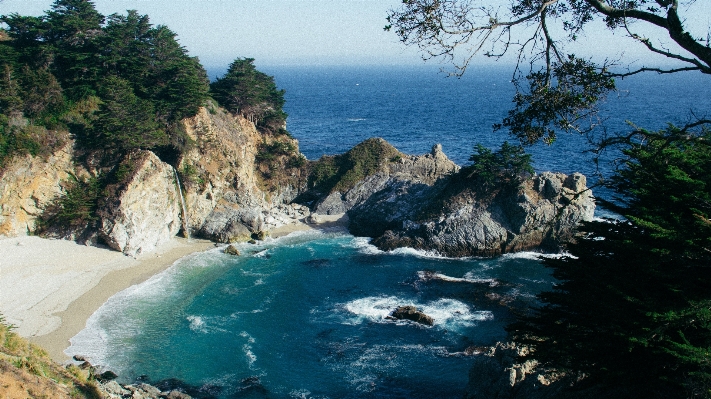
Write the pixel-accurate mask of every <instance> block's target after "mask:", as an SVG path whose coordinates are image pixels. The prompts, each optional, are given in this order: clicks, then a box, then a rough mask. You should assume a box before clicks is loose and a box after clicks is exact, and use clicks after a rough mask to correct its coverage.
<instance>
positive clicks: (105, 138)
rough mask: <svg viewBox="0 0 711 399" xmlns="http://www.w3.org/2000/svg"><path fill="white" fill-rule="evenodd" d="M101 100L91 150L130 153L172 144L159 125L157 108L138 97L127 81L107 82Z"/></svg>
mask: <svg viewBox="0 0 711 399" xmlns="http://www.w3.org/2000/svg"><path fill="white" fill-rule="evenodd" d="M101 100H102V102H103V103H102V104H101V107H100V109H99V111H98V112H97V120H96V122H94V125H93V127H92V129H91V131H92V132H93V137H91V138H90V139H89V140H90V141H91V143H90V146H91V147H93V148H105V149H108V150H118V151H121V152H126V151H128V150H131V149H134V148H142V149H151V148H155V147H158V146H162V145H166V144H168V137H167V135H166V133H165V130H164V129H163V128H161V125H160V124H159V123H158V122H157V121H156V118H155V108H154V106H153V104H152V103H151V102H150V101H148V100H144V99H141V98H139V97H137V96H136V95H135V93H134V92H133V88H132V87H131V84H130V83H129V82H128V81H126V80H125V79H121V78H118V77H113V78H108V79H106V82H105V83H104V87H103V88H102V93H101Z"/></svg>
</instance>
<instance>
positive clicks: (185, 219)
mask: <svg viewBox="0 0 711 399" xmlns="http://www.w3.org/2000/svg"><path fill="white" fill-rule="evenodd" d="M173 173H174V174H175V182H176V183H178V195H180V205H181V206H182V207H183V235H185V238H187V239H188V240H189V239H190V230H188V212H187V210H186V209H185V198H183V189H182V187H181V186H180V178H179V177H178V171H177V170H175V168H173Z"/></svg>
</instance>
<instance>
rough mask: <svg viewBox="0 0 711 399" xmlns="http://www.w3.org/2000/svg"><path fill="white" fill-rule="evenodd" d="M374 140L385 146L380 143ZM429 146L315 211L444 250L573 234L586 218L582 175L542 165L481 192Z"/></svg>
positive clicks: (480, 250) (547, 242)
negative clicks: (516, 182) (510, 185)
mask: <svg viewBox="0 0 711 399" xmlns="http://www.w3.org/2000/svg"><path fill="white" fill-rule="evenodd" d="M382 145H383V146H385V145H389V144H387V143H385V142H384V141H383V142H382ZM459 170H460V168H459V166H457V165H455V164H454V163H453V162H452V161H450V160H449V159H448V158H447V157H446V156H445V155H444V153H443V152H442V149H441V146H439V145H436V146H434V148H433V149H432V153H431V154H427V155H421V156H408V155H404V154H402V155H401V156H399V157H397V159H396V160H394V161H388V162H382V164H381V165H380V166H379V168H378V170H377V171H376V172H375V173H372V174H370V175H368V176H366V177H365V178H363V179H362V180H360V181H358V182H357V183H355V185H354V186H353V187H352V188H350V189H348V190H347V191H345V192H343V193H341V192H339V191H334V192H330V193H327V194H326V195H324V196H323V197H322V198H321V199H319V200H317V201H315V202H314V205H313V212H314V213H315V214H323V215H329V214H335V213H340V212H346V213H347V215H348V218H349V220H350V224H349V230H350V231H351V233H353V234H354V235H359V236H367V237H372V238H373V243H374V244H375V245H376V246H378V247H379V248H381V249H383V250H390V249H394V248H397V247H404V246H407V247H413V248H420V249H425V250H434V251H437V252H439V253H440V254H443V255H447V256H494V255H499V254H503V253H507V252H515V251H522V250H528V249H532V248H537V247H541V246H544V247H545V246H548V247H550V248H551V249H554V248H557V245H558V244H560V243H561V242H564V241H566V240H570V239H571V238H573V235H574V233H575V227H576V226H577V225H578V223H580V222H581V221H589V220H592V217H593V213H594V210H595V203H594V199H593V196H592V193H591V192H590V190H588V189H587V187H586V180H585V176H584V175H582V174H579V173H575V174H572V175H570V176H567V175H564V174H561V173H550V172H544V173H541V174H540V175H536V176H534V177H533V178H531V179H529V180H527V181H525V182H524V183H523V184H522V185H521V186H520V187H518V188H517V189H515V190H502V191H501V192H499V193H497V195H495V196H494V197H493V198H482V196H481V195H480V193H478V191H479V188H478V187H473V186H472V183H471V182H470V181H468V180H467V179H466V178H465V177H463V176H461V175H460V174H459V173H458V172H459Z"/></svg>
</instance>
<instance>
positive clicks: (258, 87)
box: [210, 58, 286, 133]
mask: <svg viewBox="0 0 711 399" xmlns="http://www.w3.org/2000/svg"><path fill="white" fill-rule="evenodd" d="M210 90H211V91H212V96H213V97H214V98H215V100H217V101H218V102H219V103H220V105H222V106H223V107H225V108H227V109H228V110H229V111H230V112H232V113H235V114H240V115H242V116H244V117H245V118H247V119H249V120H250V121H252V122H254V123H256V124H257V125H258V127H263V128H265V129H266V130H267V131H268V132H271V133H280V132H281V131H282V130H284V124H285V123H286V113H284V111H283V110H282V107H283V106H284V90H278V89H277V88H276V84H275V83H274V78H273V77H272V76H269V75H267V74H265V73H263V72H260V71H258V70H257V68H256V67H255V66H254V59H253V58H238V59H236V60H234V62H232V64H230V67H229V69H228V70H227V73H226V74H225V76H223V77H221V78H219V79H217V80H216V81H215V82H213V83H212V84H211V85H210Z"/></svg>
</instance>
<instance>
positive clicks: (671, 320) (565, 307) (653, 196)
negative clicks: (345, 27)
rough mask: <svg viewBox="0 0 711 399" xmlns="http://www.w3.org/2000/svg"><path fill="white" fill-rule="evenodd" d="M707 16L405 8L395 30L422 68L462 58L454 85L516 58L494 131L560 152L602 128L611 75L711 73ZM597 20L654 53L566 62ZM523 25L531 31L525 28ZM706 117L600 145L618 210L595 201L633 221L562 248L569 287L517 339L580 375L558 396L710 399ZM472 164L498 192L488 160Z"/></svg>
mask: <svg viewBox="0 0 711 399" xmlns="http://www.w3.org/2000/svg"><path fill="white" fill-rule="evenodd" d="M698 12H701V13H702V14H703V13H704V12H707V9H706V8H703V7H702V6H700V5H697V4H695V3H694V2H679V1H661V0H660V1H647V0H630V1H617V0H559V1H522V0H516V1H512V2H510V3H509V4H508V6H502V5H500V4H487V3H486V2H481V3H476V4H475V3H473V2H470V1H466V0H442V1H434V2H433V1H430V0H408V1H404V2H402V4H401V6H400V8H399V9H397V10H393V11H391V12H390V13H389V16H388V21H389V24H390V25H388V26H387V27H386V29H392V30H394V31H395V32H396V34H397V35H398V36H399V37H400V40H401V41H402V42H403V43H405V44H408V45H415V46H418V47H419V48H420V49H421V50H422V51H423V52H424V57H425V58H434V57H443V58H445V59H446V60H447V61H451V62H452V63H453V64H454V71H453V73H452V74H453V75H461V74H463V73H464V71H465V70H466V69H467V67H468V66H469V65H470V62H471V60H472V59H473V57H475V56H476V55H477V53H479V52H481V54H482V55H483V56H486V57H493V58H500V57H503V56H504V55H505V54H507V53H514V54H512V55H513V56H514V57H516V59H517V60H518V62H519V63H518V64H517V65H516V67H515V68H514V69H513V73H512V82H513V84H514V87H515V89H516V94H515V95H514V98H513V100H514V108H513V109H512V110H511V111H510V112H509V113H508V115H507V117H506V118H504V120H503V121H502V123H501V124H499V125H496V126H495V129H501V128H506V129H507V130H508V131H509V133H510V134H511V135H512V136H513V137H515V138H516V139H518V140H519V141H520V143H522V144H535V143H538V142H541V141H542V142H544V143H547V144H552V143H554V141H556V139H558V136H559V133H561V132H577V133H591V132H594V129H595V128H596V126H597V125H598V124H599V122H600V119H599V118H598V117H597V106H598V103H599V102H600V100H603V99H604V98H605V96H606V95H607V94H608V93H610V92H611V91H613V90H615V84H616V81H615V79H616V78H624V77H626V76H630V75H635V74H639V73H645V72H656V73H660V74H668V73H680V72H684V73H687V74H691V73H696V74H697V76H699V77H701V76H708V75H709V74H711V47H710V43H711V39H710V38H709V36H708V35H707V34H705V33H704V32H706V31H707V30H708V26H707V27H706V28H704V27H701V30H700V31H698V32H695V30H696V29H697V28H698V27H694V26H692V24H691V19H692V18H690V17H691V15H692V14H693V13H698ZM685 14H686V15H685ZM594 21H597V22H598V23H604V25H605V26H606V27H607V28H608V29H609V30H611V31H613V32H617V33H618V34H621V35H622V36H625V37H626V38H628V39H629V40H630V41H632V42H634V41H636V42H638V43H637V44H639V45H640V48H646V49H647V50H649V51H650V53H649V54H648V55H650V57H648V58H647V59H646V61H645V65H644V66H635V65H634V64H630V65H627V66H625V65H619V63H620V62H621V61H620V60H616V61H614V63H615V64H613V63H611V62H610V61H609V59H608V58H604V59H603V58H599V56H596V55H593V56H591V57H590V58H587V59H585V58H581V57H579V56H576V55H574V54H570V53H566V52H565V51H566V45H568V44H571V43H573V42H576V43H578V45H580V43H579V42H580V41H583V40H584V41H587V42H595V41H596V40H598V41H599V40H600V39H599V37H600V36H599V35H597V34H595V35H590V34H589V33H591V32H586V29H587V28H588V27H589V26H591V25H590V24H592V23H593V22H594ZM524 26H526V27H529V28H530V27H533V26H535V29H521V30H517V29H518V28H523V27H524ZM599 26H602V25H599ZM594 29H598V28H597V27H596V28H594ZM595 32H596V33H597V31H595ZM642 32H644V33H642ZM585 33H588V34H587V35H586V34H585ZM605 45H606V46H608V47H609V48H610V49H611V50H614V46H616V45H618V44H617V42H606V43H605ZM617 50H619V51H620V52H622V50H624V49H622V48H620V49H617ZM621 57H623V56H621ZM596 58H598V59H597V61H596ZM654 62H657V65H656V66H655V65H654V64H653V63H654ZM524 64H528V65H524ZM669 101H670V102H669V107H672V108H673V107H674V99H669ZM698 103H699V104H704V102H703V100H701V99H699V101H698ZM701 106H702V105H699V107H701ZM618 111H619V112H624V107H621V108H620V110H618ZM703 114H704V113H703V112H699V113H696V114H693V115H694V116H693V119H691V120H690V121H689V123H688V124H687V125H686V126H682V127H674V126H670V127H669V128H667V129H665V130H663V131H660V132H649V131H646V130H644V129H638V128H636V127H635V128H633V129H634V130H633V131H632V132H630V133H619V134H613V135H607V134H605V135H603V136H602V137H595V136H594V135H593V136H589V138H592V139H593V140H592V141H593V145H594V146H593V148H591V150H592V151H594V152H596V153H598V154H599V153H600V152H602V151H604V150H606V149H611V148H614V149H620V150H621V152H622V155H621V159H619V160H618V161H621V162H622V166H621V168H619V170H618V171H617V174H616V176H615V177H614V178H613V179H612V180H611V181H609V182H606V183H605V184H607V185H609V187H611V188H612V189H614V190H615V191H616V192H617V196H618V198H616V199H614V200H610V201H607V202H605V201H600V202H602V203H603V205H605V206H606V207H608V208H610V209H612V210H614V211H616V212H618V213H619V214H621V215H623V216H624V217H625V218H626V219H625V220H624V221H607V222H593V223H587V224H585V225H584V226H582V228H581V232H580V236H579V237H578V238H577V241H576V242H575V243H570V244H569V245H568V246H567V251H568V252H569V253H570V254H571V256H566V257H563V258H560V259H546V260H545V264H546V265H547V266H548V267H550V268H552V269H553V271H554V275H555V277H556V278H558V279H559V280H560V283H559V284H558V285H556V286H555V287H554V289H553V290H552V291H551V292H546V293H543V294H541V295H540V300H541V307H540V308H538V309H536V310H535V311H534V313H533V314H528V315H521V317H520V318H519V321H518V322H517V323H515V324H513V325H512V326H510V328H509V332H510V333H511V335H512V336H513V338H514V339H515V340H518V341H519V342H523V343H525V344H528V345H529V347H530V348H531V349H532V350H533V351H534V354H533V357H534V358H536V359H538V360H539V361H540V362H541V363H542V365H543V366H545V367H552V368H555V369H558V370H562V371H565V372H567V373H568V376H570V377H571V379H569V380H568V382H572V383H573V386H572V388H570V387H568V388H567V389H568V390H564V391H562V392H556V391H555V390H553V392H550V394H551V397H620V398H711V218H710V217H711V179H710V178H709V174H708V171H709V170H710V169H711V145H709V142H710V141H709V140H711V134H710V133H709V127H710V126H711V120H710V119H709V118H708V116H700V117H699V116H697V115H703ZM678 116H679V118H680V119H682V118H683V116H682V115H678ZM627 117H629V118H633V117H634V115H629V116H627ZM580 150H581V151H584V150H586V148H580ZM476 156H477V157H479V159H478V160H477V162H481V161H482V160H484V161H486V162H485V163H484V165H483V166H484V167H483V169H484V174H483V175H482V176H483V177H484V178H485V180H487V181H490V180H491V179H490V176H491V175H490V174H489V173H488V172H487V170H488V169H489V168H488V167H486V164H487V162H488V161H487V159H491V158H493V154H491V153H487V152H485V151H484V152H482V151H479V154H477V155H476ZM475 164H476V163H475ZM598 201H599V200H598ZM571 389H572V390H573V392H570V391H569V390H571Z"/></svg>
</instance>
